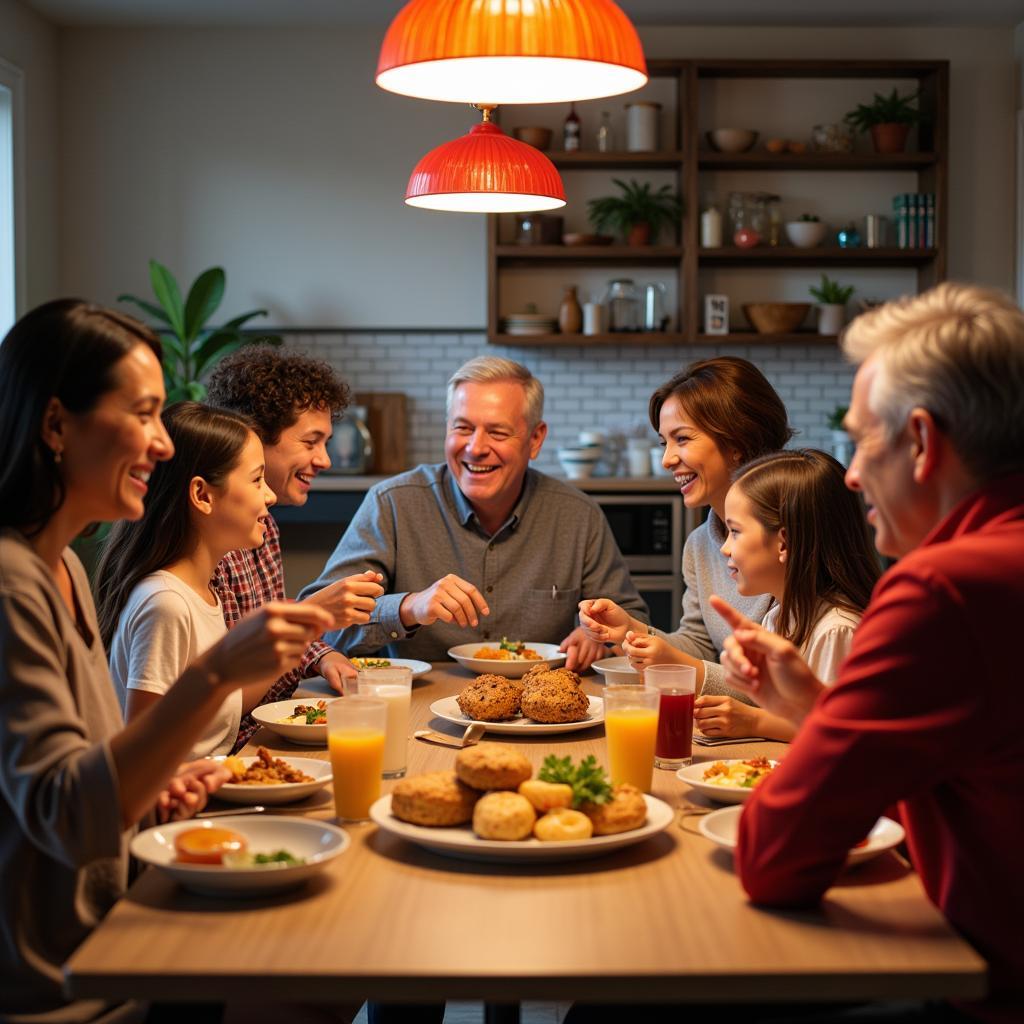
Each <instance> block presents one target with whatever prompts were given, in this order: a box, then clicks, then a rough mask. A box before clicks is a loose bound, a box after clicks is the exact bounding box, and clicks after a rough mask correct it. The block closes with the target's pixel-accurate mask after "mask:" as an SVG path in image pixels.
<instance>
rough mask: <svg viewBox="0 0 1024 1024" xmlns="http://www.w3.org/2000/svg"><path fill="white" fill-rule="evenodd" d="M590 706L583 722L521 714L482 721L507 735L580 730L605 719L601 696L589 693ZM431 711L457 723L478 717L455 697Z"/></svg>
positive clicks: (435, 703)
mask: <svg viewBox="0 0 1024 1024" xmlns="http://www.w3.org/2000/svg"><path fill="white" fill-rule="evenodd" d="M587 699H588V700H589V701H590V707H589V708H588V709H587V717H586V718H584V719H583V721H582V722H535V721H534V720H533V719H532V718H525V717H524V716H523V715H519V716H517V717H516V718H509V719H507V720H506V721H504V722H481V725H483V726H485V727H486V729H487V731H488V732H500V733H504V734H505V735H507V736H522V735H524V734H526V733H542V732H578V731H579V730H580V729H589V728H590V727H591V726H594V725H600V724H601V723H602V722H603V721H604V701H603V700H602V699H601V698H600V697H591V696H590V695H589V694H587ZM430 712H431V714H433V715H437V717H438V718H443V719H444V720H445V721H446V722H454V723H455V724H456V725H463V726H465V725H469V724H470V723H471V722H476V721H478V719H476V718H470V717H469V715H466V714H463V712H462V710H461V709H460V708H459V702H458V701H457V700H456V699H455V698H454V697H442V698H441V700H435V701H434V703H433V704H431V705H430Z"/></svg>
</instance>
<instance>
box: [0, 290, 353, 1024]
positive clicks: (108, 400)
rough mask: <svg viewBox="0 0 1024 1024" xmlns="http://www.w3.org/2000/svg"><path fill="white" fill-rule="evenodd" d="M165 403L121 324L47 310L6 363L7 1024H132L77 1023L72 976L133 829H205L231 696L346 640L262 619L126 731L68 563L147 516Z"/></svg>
mask: <svg viewBox="0 0 1024 1024" xmlns="http://www.w3.org/2000/svg"><path fill="white" fill-rule="evenodd" d="M163 401H164V383H163V375H162V372H161V367H160V343H159V341H158V340H157V339H156V337H155V335H153V334H152V332H150V331H149V330H148V329H147V328H146V327H144V326H143V325H142V324H140V323H138V322H137V321H135V320H132V319H131V318H130V317H126V316H122V315H120V314H118V313H115V312H112V311H110V310H105V309H102V308H100V307H97V306H92V305H89V304H87V303H85V302H81V301H79V300H72V299H65V300H58V301H56V302H50V303H47V304H46V305H44V306H40V307H39V308H38V309H36V310H33V311H32V312H30V313H28V314H27V315H26V316H24V317H22V319H21V320H20V321H18V323H17V324H15V325H14V327H13V328H11V330H10V332H9V333H8V335H7V337H6V338H5V339H4V341H3V343H2V344H0V451H2V452H3V453H4V458H3V460H2V463H0V751H2V752H3V756H2V758H0V876H2V877H3V878H5V879H10V880H12V881H11V884H9V885H7V886H6V887H5V891H4V898H3V902H2V905H0V1020H4V1021H12V1022H23V1021H36V1020H46V1021H58V1020H59V1021H61V1022H62V1024H64V1022H80V1021H112V1020H129V1019H133V1017H134V1016H135V1009H134V1008H131V1007H111V1006H106V1005H104V1004H103V1003H101V1002H99V1001H87V1002H77V1003H68V1002H67V1000H66V998H65V997H64V994H63V991H62V987H61V982H62V977H61V965H62V964H63V962H64V961H65V960H66V959H67V958H68V956H69V955H70V954H71V953H72V952H73V951H74V949H75V947H76V946H77V945H78V944H79V943H80V942H81V941H82V940H83V939H84V938H85V937H86V935H87V934H88V933H89V930H90V929H91V928H92V927H93V926H94V925H95V924H96V923H97V922H98V921H99V920H100V918H101V917H102V916H103V915H104V914H105V913H106V911H107V910H108V909H109V908H110V906H111V905H112V904H113V902H114V901H115V900H116V899H117V898H118V897H119V896H120V895H121V893H122V892H123V890H124V886H125V883H126V879H127V872H128V858H127V840H128V838H129V837H130V835H131V833H132V831H133V830H134V828H135V826H136V824H137V823H139V822H141V821H143V820H148V821H149V822H152V823H156V822H157V821H166V820H169V819H171V818H179V817H188V816H190V815H192V814H194V813H195V811H196V810H198V809H201V807H202V806H203V804H204V803H205V800H206V795H207V793H208V792H209V791H210V790H212V789H215V788H216V787H217V786H218V785H219V784H220V783H221V782H222V781H223V780H224V779H225V778H226V777H227V775H226V772H224V770H223V769H222V768H219V767H217V766H216V765H214V764H213V762H210V761H200V762H194V763H193V764H192V765H181V764H180V762H181V761H182V759H183V758H184V757H185V756H186V754H187V753H188V751H189V748H190V747H191V746H192V744H193V742H194V741H195V739H196V737H197V736H199V734H200V733H201V732H202V730H203V729H204V727H205V726H206V723H207V722H208V721H209V719H210V718H211V717H212V715H213V713H214V712H215V710H216V708H217V707H218V706H219V705H220V704H221V702H222V701H223V700H224V698H225V697H226V696H227V694H228V693H230V692H232V691H233V690H234V689H236V688H238V687H239V686H242V685H244V684H247V683H255V682H259V681H265V682H266V683H270V682H271V681H273V680H274V679H276V678H277V677H278V676H279V675H280V674H281V672H282V671H283V670H284V669H286V668H289V667H291V665H292V664H294V663H295V662H296V661H298V658H299V656H300V655H301V654H302V652H303V651H304V650H305V648H306V645H307V644H308V643H309V641H310V640H311V639H312V638H313V636H314V635H316V634H318V633H320V632H322V631H323V630H324V629H326V628H329V627H330V626H331V625H332V621H333V620H332V619H331V617H330V616H329V615H327V614H326V613H325V612H323V611H321V610H320V609H318V608H316V607H313V606H311V605H293V604H268V605H265V606H264V607H263V608H261V609H260V610H259V611H258V612H256V613H254V614H253V616H252V617H250V618H249V619H248V620H246V621H244V622H243V623H240V624H239V625H238V626H237V627H236V628H235V629H233V630H231V632H230V633H228V635H227V636H226V637H225V638H224V639H223V640H222V641H221V642H220V643H218V644H216V645H215V646H214V647H212V648H211V649H210V650H209V651H207V652H206V653H204V654H203V655H201V656H200V657H199V658H198V659H197V660H196V661H195V662H193V664H192V665H190V666H189V667H188V668H187V669H186V671H185V672H184V673H183V674H182V676H181V677H180V678H179V679H178V681H177V682H176V683H175V684H174V686H172V687H171V689H170V690H169V691H168V693H167V694H166V696H165V697H164V698H163V700H161V701H160V703H159V704H158V705H157V706H156V707H154V708H153V709H152V710H151V711H150V712H149V713H148V714H146V715H144V716H142V717H140V718H138V719H137V720H136V721H133V722H132V723H131V724H129V725H128V726H124V725H123V724H122V722H121V709H120V707H119V705H118V701H117V697H116V696H115V694H114V688H113V684H112V683H111V681H110V674H109V672H108V670H107V657H106V652H105V651H104V649H103V644H102V642H101V641H100V637H99V628H98V625H97V622H96V611H95V608H94V606H93V601H92V596H91V595H90V593H89V583H88V580H87V578H86V575H85V572H84V570H83V568H82V564H81V562H79V560H78V558H77V557H76V556H75V555H74V553H73V552H72V551H71V549H70V548H69V546H68V545H69V544H70V543H71V541H72V540H73V539H74V538H75V537H76V536H77V535H78V534H80V533H81V532H82V531H83V530H84V529H85V528H86V527H88V526H89V524H90V523H95V522H104V521H111V520H116V519H137V518H138V517H139V516H141V515H142V509H143V501H144V499H145V496H146V491H147V480H148V479H149V475H150V473H151V472H152V470H153V468H154V466H155V465H156V463H157V462H159V461H161V460H163V459H169V458H170V457H171V455H172V454H173V446H172V445H171V442H170V439H169V438H168V436H167V434H166V432H165V430H164V428H163V424H162V423H161V420H160V408H161V406H162V404H163ZM14 880H17V881H16V884H15V883H14Z"/></svg>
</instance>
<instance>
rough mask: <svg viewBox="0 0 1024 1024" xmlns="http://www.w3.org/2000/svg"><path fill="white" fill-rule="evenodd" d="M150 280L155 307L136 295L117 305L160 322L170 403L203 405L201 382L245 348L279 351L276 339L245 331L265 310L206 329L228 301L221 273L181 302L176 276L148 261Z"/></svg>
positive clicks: (214, 271)
mask: <svg viewBox="0 0 1024 1024" xmlns="http://www.w3.org/2000/svg"><path fill="white" fill-rule="evenodd" d="M149 280H150V284H151V285H152V287H153V295H154V296H155V297H156V302H155V303H153V302H150V301H148V300H146V299H140V298H138V297H137V296H135V295H119V296H118V297H117V301H118V302H130V303H132V304H133V305H135V306H138V308H139V309H141V310H142V311H143V313H145V314H147V316H149V317H150V318H152V319H153V320H156V321H157V326H156V328H155V329H156V331H157V333H158V334H159V335H160V340H161V342H163V346H164V384H165V386H166V388H167V401H168V402H177V401H180V400H182V399H185V398H190V399H192V400H194V401H197V402H201V401H202V400H203V399H204V398H206V385H205V384H203V383H202V380H201V378H202V377H203V375H204V374H206V373H207V372H209V371H210V370H211V369H212V368H213V366H214V364H215V363H217V362H218V361H219V360H220V359H223V358H224V356H226V355H228V354H229V353H230V352H234V351H235V350H236V349H238V348H241V347H242V346H243V345H247V344H253V343H256V342H262V343H264V344H269V345H280V344H281V339H280V337H278V336H277V335H262V336H260V337H259V338H248V337H246V336H245V335H244V334H243V333H242V327H243V326H244V325H245V324H246V323H247V322H248V321H249V320H251V319H252V318H253V317H254V316H266V315H267V311H266V310H265V309H254V310H250V311H249V312H248V313H243V314H242V315H241V316H236V317H235V318H234V319H232V320H229V321H228V322H227V323H226V324H222V325H221V326H220V327H210V326H208V321H209V319H210V317H212V316H213V314H214V313H215V312H216V311H217V308H218V306H220V304H221V300H222V299H223V298H224V287H225V284H226V281H227V278H226V275H225V273H224V271H223V269H222V268H221V267H211V268H210V269H209V270H204V271H203V272H202V273H201V274H200V275H199V276H198V277H197V278H196V279H195V281H194V282H193V284H192V287H191V288H189V290H188V296H187V297H186V298H185V299H184V301H182V297H181V289H180V288H179V287H178V282H177V281H176V280H175V277H174V275H173V274H172V273H171V272H170V271H169V270H168V269H167V268H166V267H165V266H163V265H162V264H161V263H158V262H157V261H156V260H150V261H149Z"/></svg>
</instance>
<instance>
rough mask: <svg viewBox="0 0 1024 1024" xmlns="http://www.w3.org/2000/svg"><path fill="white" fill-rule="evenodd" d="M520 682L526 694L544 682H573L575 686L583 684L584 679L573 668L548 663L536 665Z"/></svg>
mask: <svg viewBox="0 0 1024 1024" xmlns="http://www.w3.org/2000/svg"><path fill="white" fill-rule="evenodd" d="M520 682H522V684H523V693H524V694H527V693H529V692H530V691H531V690H535V689H537V687H539V686H542V685H543V684H544V683H562V684H570V683H571V684H572V685H573V686H582V685H583V680H582V679H581V678H580V677H579V676H578V675H577V674H576V673H575V672H573V671H572V670H571V669H568V668H548V666H547V665H536V666H534V667H533V668H531V669H530V671H529V672H527V673H526V675H524V676H523V678H522V679H521V680H520Z"/></svg>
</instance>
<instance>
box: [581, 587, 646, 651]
mask: <svg viewBox="0 0 1024 1024" xmlns="http://www.w3.org/2000/svg"><path fill="white" fill-rule="evenodd" d="M579 610H580V626H581V627H582V629H583V630H584V632H585V633H586V634H587V636H588V637H590V639H591V640H596V641H597V642H598V643H602V644H621V643H622V641H623V639H624V638H625V636H626V631H627V630H628V629H637V628H638V623H637V622H636V621H635V620H634V619H633V617H632V616H631V615H630V614H629V612H627V611H626V610H625V609H624V608H620V607H619V606H618V605H617V604H616V603H615V602H614V601H611V600H609V599H608V598H607V597H597V598H593V599H592V600H589V601H580V606H579Z"/></svg>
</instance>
